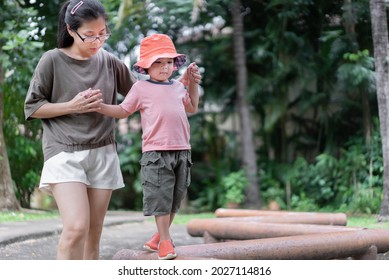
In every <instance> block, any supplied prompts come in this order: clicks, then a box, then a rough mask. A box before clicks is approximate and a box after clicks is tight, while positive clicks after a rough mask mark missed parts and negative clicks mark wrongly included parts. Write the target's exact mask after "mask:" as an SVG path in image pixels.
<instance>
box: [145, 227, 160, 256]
mask: <svg viewBox="0 0 389 280" xmlns="http://www.w3.org/2000/svg"><path fill="white" fill-rule="evenodd" d="M158 244H159V233H158V232H157V233H154V235H153V236H152V237H151V239H150V240H149V241H147V242H146V243H145V245H143V249H146V250H147V251H150V252H157V251H158Z"/></svg>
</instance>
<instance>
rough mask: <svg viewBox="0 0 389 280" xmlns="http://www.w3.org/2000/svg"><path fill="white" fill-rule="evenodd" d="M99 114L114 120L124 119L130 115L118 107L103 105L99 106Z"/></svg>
mask: <svg viewBox="0 0 389 280" xmlns="http://www.w3.org/2000/svg"><path fill="white" fill-rule="evenodd" d="M99 113H101V114H103V115H106V116H109V117H112V118H116V119H124V118H127V117H128V116H129V115H130V113H128V112H127V111H126V110H124V109H123V108H122V106H120V105H110V104H104V103H102V104H100V110H99Z"/></svg>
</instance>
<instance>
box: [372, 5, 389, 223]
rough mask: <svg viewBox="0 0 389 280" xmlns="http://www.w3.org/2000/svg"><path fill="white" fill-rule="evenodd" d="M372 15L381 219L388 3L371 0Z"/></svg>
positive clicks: (388, 86) (388, 190) (388, 187)
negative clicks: (380, 180) (378, 127)
mask: <svg viewBox="0 0 389 280" xmlns="http://www.w3.org/2000/svg"><path fill="white" fill-rule="evenodd" d="M370 15H371V24H372V33H373V34H372V36H373V45H374V58H375V70H376V84H377V100H378V111H379V119H380V133H381V141H382V157H383V162H384V178H383V182H384V186H383V193H384V197H383V200H382V203H381V210H380V214H379V220H380V221H387V220H389V169H388V168H389V154H388V153H389V142H388V141H389V139H388V125H389V121H388V106H389V104H388V95H389V76H388V74H389V67H388V60H387V57H388V55H389V52H388V47H389V42H388V27H387V16H386V4H385V1H382V0H370Z"/></svg>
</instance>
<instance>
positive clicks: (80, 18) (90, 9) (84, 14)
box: [57, 0, 108, 48]
mask: <svg viewBox="0 0 389 280" xmlns="http://www.w3.org/2000/svg"><path fill="white" fill-rule="evenodd" d="M99 17H102V18H104V19H105V20H106V21H107V20H108V16H107V14H106V12H105V9H104V7H103V5H102V4H101V3H100V2H99V1H97V0H83V1H79V0H70V1H67V2H65V3H64V4H63V5H62V8H61V10H60V12H59V20H58V33H57V47H58V48H66V47H69V46H71V45H72V44H73V42H74V39H73V37H72V36H70V34H69V33H68V30H67V28H66V24H68V25H69V26H70V29H72V30H77V29H78V28H79V27H81V26H82V24H83V23H84V22H88V21H91V20H96V19H98V18H99Z"/></svg>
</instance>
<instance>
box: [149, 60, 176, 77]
mask: <svg viewBox="0 0 389 280" xmlns="http://www.w3.org/2000/svg"><path fill="white" fill-rule="evenodd" d="M173 71H174V58H158V59H157V60H156V61H154V63H153V64H151V66H150V68H149V69H147V72H148V74H149V75H150V79H151V80H152V81H156V82H167V81H168V80H169V78H170V76H171V75H172V74H173Z"/></svg>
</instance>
